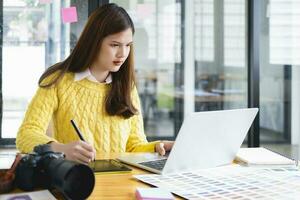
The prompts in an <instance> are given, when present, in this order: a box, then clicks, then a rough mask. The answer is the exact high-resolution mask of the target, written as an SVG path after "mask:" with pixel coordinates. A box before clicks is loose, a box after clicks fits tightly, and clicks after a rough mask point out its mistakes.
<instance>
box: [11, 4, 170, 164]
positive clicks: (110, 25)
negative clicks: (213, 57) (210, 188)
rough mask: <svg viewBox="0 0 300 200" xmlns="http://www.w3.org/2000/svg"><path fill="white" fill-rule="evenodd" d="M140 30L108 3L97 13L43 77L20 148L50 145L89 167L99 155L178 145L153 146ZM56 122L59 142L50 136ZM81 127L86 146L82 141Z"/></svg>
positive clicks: (23, 127)
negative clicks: (142, 94) (142, 87)
mask: <svg viewBox="0 0 300 200" xmlns="http://www.w3.org/2000/svg"><path fill="white" fill-rule="evenodd" d="M133 34H134V25H133V23H132V20H131V19H130V17H129V15H128V14H127V12H126V11H125V10H124V9H123V8H121V7H119V6H117V5H116V4H106V5H104V6H102V7H100V8H98V9H97V10H96V11H94V12H93V13H92V15H91V16H90V17H89V19H88V22H87V24H86V26H85V28H84V30H83V32H82V34H81V36H80V38H79V40H78V42H77V44H76V46H75V48H74V50H73V51H72V53H71V54H70V56H69V57H67V58H66V60H64V61H62V62H60V63H57V64H55V65H53V66H51V67H50V68H48V69H47V70H46V71H45V72H44V74H43V75H42V76H41V77H40V80H39V88H38V90H37V92H36V94H35V96H34V97H33V99H32V101H31V103H30V105H29V107H28V110H27V112H26V115H25V118H24V121H23V123H22V125H21V127H20V128H19V131H18V135H17V139H16V145H17V148H18V149H19V150H20V151H22V152H25V153H27V152H30V151H32V150H33V148H34V147H35V146H36V145H39V144H47V143H48V144H50V146H51V148H52V149H53V151H58V152H63V153H64V154H65V156H66V158H67V159H69V160H74V161H77V162H81V163H88V162H90V161H91V160H93V159H94V158H95V153H98V154H101V153H104V152H125V151H128V152H154V151H156V152H159V153H160V154H162V155H163V154H165V151H169V150H170V149H171V148H172V145H173V142H167V141H162V142H160V141H156V142H147V140H146V137H145V134H144V129H143V120H142V116H141V108H140V102H139V97H138V93H137V90H136V85H135V78H134V68H133V51H132V43H133ZM51 120H52V121H53V129H54V130H53V138H52V137H49V136H47V135H46V130H47V128H48V126H49V122H50V121H51ZM70 120H74V121H75V122H76V123H77V126H78V128H79V129H80V130H81V132H82V134H83V138H84V139H85V141H86V142H85V141H81V140H79V138H78V135H77V134H76V132H75V130H74V128H73V127H72V125H71V123H70Z"/></svg>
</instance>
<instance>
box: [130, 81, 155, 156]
mask: <svg viewBox="0 0 300 200" xmlns="http://www.w3.org/2000/svg"><path fill="white" fill-rule="evenodd" d="M132 100H133V105H134V106H135V108H137V110H138V114H136V115H134V116H132V117H131V118H130V120H131V130H130V135H129V138H128V140H127V144H126V151H127V152H155V144H157V143H158V142H159V141H155V142H148V141H147V139H146V135H145V133H144V123H143V116H142V114H141V104H140V99H139V96H138V92H137V89H136V87H134V89H133V92H132Z"/></svg>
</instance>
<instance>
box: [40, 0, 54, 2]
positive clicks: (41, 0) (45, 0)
mask: <svg viewBox="0 0 300 200" xmlns="http://www.w3.org/2000/svg"><path fill="white" fill-rule="evenodd" d="M39 3H52V0H39Z"/></svg>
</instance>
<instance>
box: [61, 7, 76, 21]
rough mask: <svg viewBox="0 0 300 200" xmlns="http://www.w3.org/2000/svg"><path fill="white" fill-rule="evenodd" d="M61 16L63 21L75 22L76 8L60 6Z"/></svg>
mask: <svg viewBox="0 0 300 200" xmlns="http://www.w3.org/2000/svg"><path fill="white" fill-rule="evenodd" d="M61 16H62V21H63V23H72V22H77V20H78V19H77V10H76V7H69V8H62V9H61Z"/></svg>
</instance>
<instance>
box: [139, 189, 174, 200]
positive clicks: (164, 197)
mask: <svg viewBox="0 0 300 200" xmlns="http://www.w3.org/2000/svg"><path fill="white" fill-rule="evenodd" d="M135 194H136V199H137V200H174V199H175V198H174V196H173V195H172V194H171V193H170V192H169V191H167V190H164V189H163V188H137V189H136V193H135Z"/></svg>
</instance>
